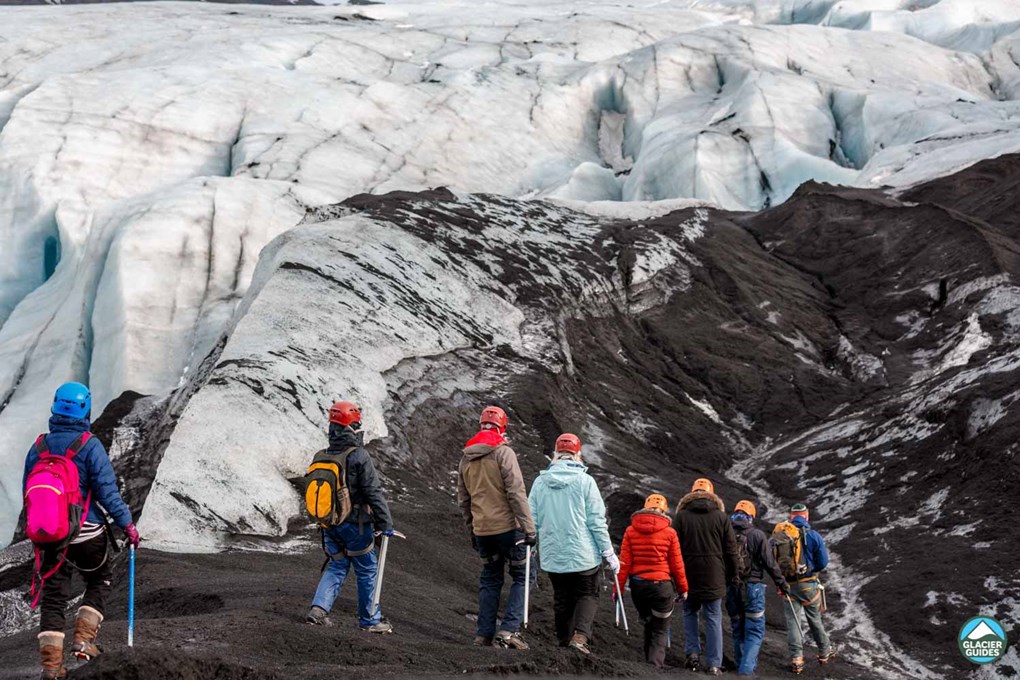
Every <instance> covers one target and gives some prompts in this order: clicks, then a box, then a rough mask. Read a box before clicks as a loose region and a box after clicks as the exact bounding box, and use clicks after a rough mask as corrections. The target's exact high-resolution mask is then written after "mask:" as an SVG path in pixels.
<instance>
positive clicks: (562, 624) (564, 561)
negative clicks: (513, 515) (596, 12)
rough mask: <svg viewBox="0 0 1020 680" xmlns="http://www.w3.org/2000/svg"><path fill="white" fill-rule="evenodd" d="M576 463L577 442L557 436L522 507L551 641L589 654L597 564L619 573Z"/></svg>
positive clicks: (593, 496) (593, 493) (592, 490)
mask: <svg viewBox="0 0 1020 680" xmlns="http://www.w3.org/2000/svg"><path fill="white" fill-rule="evenodd" d="M587 471H588V468H587V467H585V466H584V465H583V464H582V463H581V440H580V439H579V438H578V437H577V436H576V435H573V434H569V433H567V434H562V435H560V436H559V438H557V440H556V451H555V453H554V454H553V462H552V463H551V464H550V465H549V467H548V468H547V469H545V470H543V471H542V473H541V474H540V475H539V476H538V479H536V480H535V483H534V484H533V485H532V487H531V494H530V495H529V496H528V504H529V505H530V506H531V514H532V517H533V518H534V520H535V527H536V529H537V531H538V550H539V562H540V564H541V567H542V569H543V571H545V572H547V573H548V574H549V579H550V580H551V581H552V586H553V613H554V618H555V621H556V637H557V638H558V639H559V643H560V646H561V647H571V648H573V649H576V650H577V651H579V652H581V653H582V654H590V653H591V650H590V649H589V647H588V643H589V641H590V640H591V637H592V626H593V624H594V622H595V613H596V612H597V611H598V594H599V567H600V566H601V564H602V560H603V559H605V561H606V563H607V564H608V565H609V567H610V568H611V569H612V570H613V573H614V574H616V573H619V571H620V560H619V559H618V558H617V557H616V553H615V552H614V551H613V544H612V543H611V542H610V540H609V525H608V523H607V522H606V505H605V503H604V502H603V501H602V496H601V495H600V494H599V489H598V486H596V484H595V480H594V479H592V477H591V476H590V475H589V474H588V472H587Z"/></svg>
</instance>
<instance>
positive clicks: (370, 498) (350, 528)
mask: <svg viewBox="0 0 1020 680" xmlns="http://www.w3.org/2000/svg"><path fill="white" fill-rule="evenodd" d="M329 460H333V461H339V464H340V465H341V467H342V468H343V472H342V473H341V474H342V475H343V476H344V477H345V478H346V489H347V490H348V491H349V493H350V501H349V502H350V512H348V513H340V514H341V515H343V516H337V517H336V521H335V523H334V522H327V523H325V524H327V525H328V526H323V527H322V528H321V531H322V549H323V552H325V553H326V558H327V559H326V562H325V564H324V565H323V571H322V577H321V578H320V579H319V586H318V588H316V589H315V596H314V597H313V598H312V607H311V609H310V610H309V611H308V615H307V616H306V617H305V620H306V621H307V622H308V623H310V624H313V625H318V626H332V625H333V622H332V621H330V619H329V616H328V614H329V612H330V610H332V609H333V603H334V602H336V598H337V596H338V595H339V594H340V588H341V587H342V586H343V584H344V580H345V579H346V578H347V574H348V573H349V572H350V569H351V567H352V566H353V567H354V573H355V575H356V576H357V579H358V626H359V627H360V628H361V630H363V631H366V632H369V633H392V632H393V626H392V625H390V623H389V621H387V620H386V619H385V618H383V615H382V608H381V607H379V606H376V607H375V611H372V595H373V593H374V592H375V576H376V566H377V561H376V554H375V538H376V536H377V535H380V536H381V535H385V536H393V535H394V531H393V519H392V518H391V516H390V507H389V505H387V503H386V497H385V496H384V495H383V490H382V484H381V483H380V482H379V475H378V473H376V470H375V465H374V464H373V462H372V457H371V456H369V455H368V451H366V450H365V433H364V432H362V431H361V409H360V408H358V406H357V405H356V404H354V403H352V402H349V401H338V402H336V403H335V404H333V405H332V406H331V407H330V409H329V446H328V447H327V448H326V449H324V450H323V451H320V452H319V453H317V454H316V456H315V461H329ZM315 461H313V463H312V468H315V467H316V462H315ZM311 475H312V470H310V471H309V476H311ZM337 487H338V488H336V489H333V488H332V487H330V489H331V492H332V493H336V492H338V491H340V492H342V491H343V488H342V487H343V484H338V485H337ZM306 500H307V498H306Z"/></svg>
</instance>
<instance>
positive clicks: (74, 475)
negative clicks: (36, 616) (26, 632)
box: [25, 432, 92, 608]
mask: <svg viewBox="0 0 1020 680" xmlns="http://www.w3.org/2000/svg"><path fill="white" fill-rule="evenodd" d="M91 437H92V435H91V433H89V432H82V433H81V434H80V435H79V436H78V437H77V438H75V440H74V441H73V442H71V445H70V446H68V447H67V451H66V453H65V454H64V455H60V454H56V453H52V452H51V451H50V450H49V448H48V447H47V446H46V435H42V434H41V435H39V438H38V439H36V440H35V452H36V454H37V455H38V456H39V460H38V462H36V464H35V465H33V466H32V469H31V470H30V471H29V473H28V477H27V478H26V480H25V533H26V534H27V535H28V539H29V540H30V541H32V544H33V545H34V546H35V572H34V573H33V574H32V607H33V608H35V606H36V605H37V604H38V603H39V596H40V595H41V594H42V585H43V583H44V582H45V581H46V579H48V578H49V577H50V576H53V574H55V573H57V570H58V569H60V567H61V566H63V564H64V559H65V558H66V557H67V548H68V546H69V545H71V541H73V540H74V539H75V538H76V537H77V536H78V532H79V531H81V527H82V525H83V524H85V518H86V517H87V516H88V513H89V503H90V502H91V501H92V491H89V493H88V497H87V498H86V499H85V503H84V505H83V504H82V499H81V485H80V481H81V480H80V478H79V476H78V466H77V465H75V464H74V457H75V456H76V455H78V454H79V453H81V450H82V449H83V448H84V447H85V444H87V443H88V441H89V439H90V438H91ZM43 550H63V552H62V553H61V555H60V559H59V560H58V561H57V564H56V566H54V567H53V568H52V569H50V570H49V571H48V572H47V573H46V574H42V573H41V572H42V551H43Z"/></svg>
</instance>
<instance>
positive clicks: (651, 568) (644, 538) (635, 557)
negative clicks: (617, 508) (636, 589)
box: [620, 510, 687, 593]
mask: <svg viewBox="0 0 1020 680" xmlns="http://www.w3.org/2000/svg"><path fill="white" fill-rule="evenodd" d="M631 576H638V577H640V578H643V579H645V580H648V581H668V580H669V579H672V580H673V582H674V583H675V584H676V587H677V592H679V593H686V592H687V574H686V573H685V572H684V560H683V556H682V555H681V554H680V539H679V538H678V537H677V535H676V530H675V529H674V528H673V527H671V526H670V521H669V517H668V516H666V515H663V514H662V513H660V512H657V511H655V510H639V511H638V512H635V513H634V514H633V516H632V517H631V521H630V526H629V527H627V531H626V532H624V534H623V546H622V547H621V548H620V584H621V585H625V584H626V583H627V579H628V578H629V577H631Z"/></svg>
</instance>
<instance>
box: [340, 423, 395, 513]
mask: <svg viewBox="0 0 1020 680" xmlns="http://www.w3.org/2000/svg"><path fill="white" fill-rule="evenodd" d="M364 443H365V434H364V433H363V432H355V431H354V430H352V429H350V428H349V427H343V426H341V425H337V424H336V423H330V426H329V448H328V449H327V450H328V451H329V452H330V453H342V452H344V451H346V450H347V449H349V448H351V447H352V446H355V447H357V449H356V450H355V451H352V452H351V455H350V456H348V457H347V486H348V487H349V488H350V490H351V505H352V506H353V509H352V510H351V514H350V515H348V516H347V518H346V519H345V520H344V521H345V522H358V523H365V524H371V525H372V526H373V527H375V529H377V530H379V531H387V530H389V529H392V528H393V518H392V517H391V516H390V506H389V505H388V504H387V503H386V497H385V496H383V490H382V484H381V483H380V482H379V474H378V473H377V472H376V471H375V465H374V464H373V463H372V457H371V456H369V455H368V451H366V450H365V446H364Z"/></svg>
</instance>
